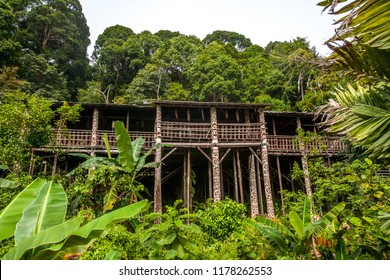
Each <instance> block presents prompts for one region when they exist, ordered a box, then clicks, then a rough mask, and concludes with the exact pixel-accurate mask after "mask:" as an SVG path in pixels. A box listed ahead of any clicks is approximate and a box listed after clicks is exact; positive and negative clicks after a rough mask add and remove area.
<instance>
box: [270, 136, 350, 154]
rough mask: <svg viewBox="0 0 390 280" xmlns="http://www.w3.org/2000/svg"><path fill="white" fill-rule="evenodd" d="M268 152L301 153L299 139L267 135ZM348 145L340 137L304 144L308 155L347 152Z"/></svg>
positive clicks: (322, 138)
mask: <svg viewBox="0 0 390 280" xmlns="http://www.w3.org/2000/svg"><path fill="white" fill-rule="evenodd" d="M267 144H268V151H269V152H274V153H295V154H299V153H301V151H300V149H299V143H298V139H297V137H295V136H279V135H278V136H274V135H267ZM345 148H346V145H345V143H344V142H342V141H341V140H340V138H339V137H329V136H323V137H320V138H319V139H318V140H312V141H310V142H308V143H304V149H305V152H307V153H309V154H310V153H316V152H318V153H319V154H334V153H337V152H340V151H343V150H345Z"/></svg>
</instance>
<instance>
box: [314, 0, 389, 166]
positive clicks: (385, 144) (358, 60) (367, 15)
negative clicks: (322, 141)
mask: <svg viewBox="0 0 390 280" xmlns="http://www.w3.org/2000/svg"><path fill="white" fill-rule="evenodd" d="M345 2H347V3H345ZM340 3H343V6H342V7H341V8H340V9H338V10H336V7H337V6H338V5H339V4H340ZM318 5H321V6H324V7H325V8H324V10H327V9H329V11H330V13H331V14H334V15H339V16H341V18H340V19H339V20H338V21H337V22H336V23H337V24H338V25H339V26H338V27H337V29H336V35H335V36H334V37H332V38H331V39H329V41H328V46H329V47H330V48H331V49H332V50H333V52H334V53H333V54H332V55H331V56H330V57H329V60H330V61H331V65H333V66H335V67H336V70H338V71H341V72H344V73H347V74H349V75H351V76H352V77H354V78H355V79H356V80H357V82H358V85H356V86H352V85H350V86H348V87H342V88H340V89H339V90H337V91H336V93H335V98H336V100H331V101H330V102H329V103H328V104H327V106H325V107H321V108H320V110H319V113H326V114H328V119H327V120H326V121H325V122H324V124H326V125H332V127H330V128H329V131H331V132H336V133H341V134H344V135H347V136H348V137H349V138H350V139H351V140H352V141H353V142H354V143H355V145H356V146H359V147H362V148H364V149H366V150H367V151H366V153H367V154H368V155H370V156H372V157H373V158H381V159H388V158H389V157H390V150H389V146H390V134H389V128H390V89H389V84H390V68H389V64H388V61H389V58H390V32H389V30H390V29H389V18H390V2H389V1H387V0H350V1H344V0H336V1H333V0H326V1H321V2H320V3H318Z"/></svg>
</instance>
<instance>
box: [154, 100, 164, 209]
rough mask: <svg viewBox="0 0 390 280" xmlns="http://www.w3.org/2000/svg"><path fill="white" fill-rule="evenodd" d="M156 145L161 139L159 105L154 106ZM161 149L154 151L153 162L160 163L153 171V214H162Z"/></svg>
mask: <svg viewBox="0 0 390 280" xmlns="http://www.w3.org/2000/svg"><path fill="white" fill-rule="evenodd" d="M154 138H155V141H156V145H160V144H161V142H162V137H161V105H160V104H158V105H156V122H155V135H154ZM161 154H162V151H161V147H158V148H157V149H156V153H155V158H154V160H155V162H158V163H160V164H159V165H158V166H157V167H156V168H155V169H154V212H155V213H158V212H162V193H161Z"/></svg>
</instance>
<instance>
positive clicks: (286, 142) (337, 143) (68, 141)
mask: <svg viewBox="0 0 390 280" xmlns="http://www.w3.org/2000/svg"><path fill="white" fill-rule="evenodd" d="M104 133H106V134H107V138H108V142H109V144H110V147H111V148H112V149H116V148H117V146H116V139H115V133H114V131H103V130H99V131H98V132H97V135H96V136H97V139H96V145H95V146H92V131H91V130H77V129H69V130H68V131H67V132H66V133H62V134H61V135H60V134H58V132H57V137H56V144H54V145H51V146H57V147H62V148H66V149H96V150H105V145H104V141H103V135H104ZM129 133H130V136H131V139H132V140H134V139H136V138H138V137H143V138H144V139H145V148H147V149H148V148H150V147H152V146H153V145H154V144H155V139H154V133H153V132H143V131H130V132H129ZM161 135H162V142H163V143H172V144H175V143H204V144H206V145H207V144H209V143H210V144H211V126H210V124H199V123H177V122H163V123H162V125H161ZM218 141H219V143H221V145H222V144H224V145H226V144H230V143H231V144H235V145H237V146H240V145H242V144H245V145H247V144H251V143H253V144H255V145H260V144H261V139H260V125H259V124H218ZM267 145H268V151H269V153H271V154H272V153H275V154H278V153H280V154H300V153H301V150H300V148H299V143H298V140H297V138H296V137H295V136H289V135H277V136H274V135H267ZM304 148H305V151H306V152H307V153H312V152H318V153H319V154H334V153H338V152H340V151H342V150H345V148H346V145H345V143H344V142H342V141H341V140H340V138H338V137H321V138H319V139H318V140H313V141H310V142H308V143H305V145H304Z"/></svg>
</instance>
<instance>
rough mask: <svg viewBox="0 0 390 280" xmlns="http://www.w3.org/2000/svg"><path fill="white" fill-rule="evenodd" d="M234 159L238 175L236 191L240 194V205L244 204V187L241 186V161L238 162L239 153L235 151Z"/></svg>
mask: <svg viewBox="0 0 390 280" xmlns="http://www.w3.org/2000/svg"><path fill="white" fill-rule="evenodd" d="M236 159H237V175H238V189H239V193H240V203H244V187H243V185H242V169H241V160H240V152H239V151H238V150H237V151H236Z"/></svg>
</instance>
